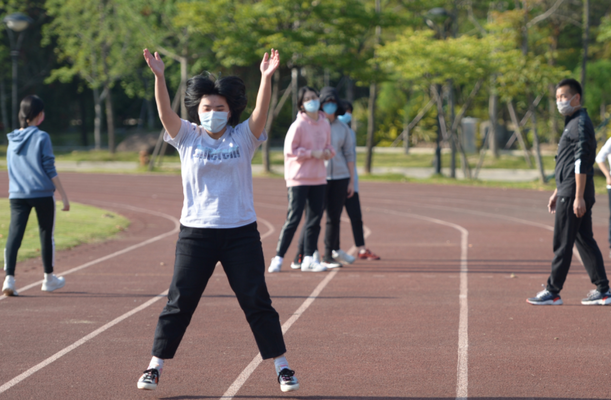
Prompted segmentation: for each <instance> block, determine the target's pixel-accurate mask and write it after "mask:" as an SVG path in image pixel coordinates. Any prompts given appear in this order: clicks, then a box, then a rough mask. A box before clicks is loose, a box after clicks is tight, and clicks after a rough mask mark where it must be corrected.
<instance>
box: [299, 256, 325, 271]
mask: <svg viewBox="0 0 611 400" xmlns="http://www.w3.org/2000/svg"><path fill="white" fill-rule="evenodd" d="M301 270H302V271H303V272H324V271H326V270H327V267H325V266H324V265H321V264H319V263H317V262H316V261H314V258H313V257H311V256H305V257H304V258H303V261H302V262H301Z"/></svg>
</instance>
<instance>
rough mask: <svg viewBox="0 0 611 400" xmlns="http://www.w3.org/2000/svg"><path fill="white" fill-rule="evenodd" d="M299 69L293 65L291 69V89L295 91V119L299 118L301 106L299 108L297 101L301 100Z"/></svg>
mask: <svg viewBox="0 0 611 400" xmlns="http://www.w3.org/2000/svg"><path fill="white" fill-rule="evenodd" d="M298 86H299V69H297V68H295V67H293V68H292V69H291V91H292V93H293V120H295V118H297V113H298V112H299V108H297V102H298V101H299V97H298V96H299V87H298Z"/></svg>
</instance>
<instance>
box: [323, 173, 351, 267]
mask: <svg viewBox="0 0 611 400" xmlns="http://www.w3.org/2000/svg"><path fill="white" fill-rule="evenodd" d="M349 183H350V178H346V179H336V180H332V181H327V195H326V196H325V210H326V211H327V224H326V226H325V256H324V260H326V261H331V260H333V257H332V251H333V250H339V248H340V247H339V227H340V218H341V217H342V211H343V209H344V204H345V203H346V196H347V195H348V193H347V191H348V184H349Z"/></svg>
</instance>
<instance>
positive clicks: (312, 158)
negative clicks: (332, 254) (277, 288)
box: [268, 86, 335, 272]
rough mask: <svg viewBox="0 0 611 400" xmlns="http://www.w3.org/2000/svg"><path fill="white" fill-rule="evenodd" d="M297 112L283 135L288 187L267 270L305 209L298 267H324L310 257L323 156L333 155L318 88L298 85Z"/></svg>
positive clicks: (323, 180)
mask: <svg viewBox="0 0 611 400" xmlns="http://www.w3.org/2000/svg"><path fill="white" fill-rule="evenodd" d="M298 99H299V100H298V106H299V110H300V111H299V113H298V114H297V118H296V119H295V121H294V122H293V123H292V124H291V127H290V128H289V131H288V132H287V134H286V138H285V139H284V179H285V180H286V186H287V187H288V202H289V204H288V211H287V215H286V222H285V223H284V225H283V226H282V230H281V231H280V237H279V238H278V246H277V247H276V256H275V257H274V258H273V259H272V261H271V264H270V266H269V268H268V271H269V272H280V269H281V267H282V261H283V259H284V255H285V254H286V252H287V250H288V248H289V245H290V244H291V241H292V240H293V236H294V235H295V231H296V230H297V227H298V225H299V222H300V221H301V216H302V214H303V211H304V210H305V211H306V223H305V227H304V229H305V240H304V257H303V260H302V262H301V270H302V271H310V272H322V271H325V270H326V269H327V268H326V267H324V266H322V265H321V264H319V263H318V262H317V261H315V260H314V258H313V257H312V256H313V254H314V251H315V250H316V245H317V243H318V235H319V234H320V220H321V219H322V214H323V211H324V199H325V190H326V186H327V169H326V167H325V160H329V159H331V158H333V156H335V150H334V149H333V146H331V126H330V125H329V121H327V119H326V118H325V116H324V114H323V113H322V112H320V111H319V109H320V101H319V99H318V92H317V91H316V90H315V89H313V88H311V87H308V86H304V87H302V88H300V89H299V94H298Z"/></svg>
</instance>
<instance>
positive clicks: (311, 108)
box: [303, 100, 320, 112]
mask: <svg viewBox="0 0 611 400" xmlns="http://www.w3.org/2000/svg"><path fill="white" fill-rule="evenodd" d="M303 108H305V110H306V111H307V112H316V111H318V110H319V109H320V100H310V101H308V102H307V103H303Z"/></svg>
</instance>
